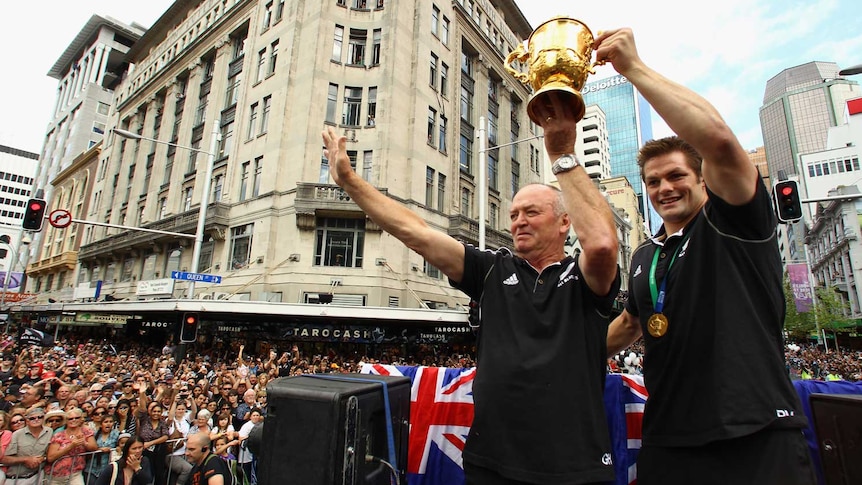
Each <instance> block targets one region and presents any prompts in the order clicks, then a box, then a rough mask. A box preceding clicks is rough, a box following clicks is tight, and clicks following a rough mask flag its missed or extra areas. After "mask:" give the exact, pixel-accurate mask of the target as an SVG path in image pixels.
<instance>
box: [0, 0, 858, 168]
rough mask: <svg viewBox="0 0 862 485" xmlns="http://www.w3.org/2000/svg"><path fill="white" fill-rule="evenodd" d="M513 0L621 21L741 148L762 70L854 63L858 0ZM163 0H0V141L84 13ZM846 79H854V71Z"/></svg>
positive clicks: (29, 118) (752, 138)
mask: <svg viewBox="0 0 862 485" xmlns="http://www.w3.org/2000/svg"><path fill="white" fill-rule="evenodd" d="M321 1H325V0H321ZM389 1H398V0H389ZM400 1H407V0H400ZM440 1H441V3H443V0H440ZM446 1H448V0H446ZM516 2H517V3H518V5H519V7H520V8H521V11H522V12H523V13H524V15H525V16H526V17H527V20H528V21H529V22H530V24H531V25H532V26H533V27H534V28H535V27H536V26H538V25H539V24H541V23H542V22H544V21H545V20H548V19H550V18H551V17H553V16H556V15H568V16H570V17H574V18H576V19H578V20H581V21H582V22H584V23H585V24H586V25H587V26H589V27H590V29H591V30H592V31H593V32H594V33H595V32H597V31H599V30H609V29H613V28H617V27H631V28H632V30H633V31H634V35H635V41H636V43H637V47H638V52H639V54H640V56H641V58H642V59H643V60H644V62H646V63H647V64H648V65H650V66H651V67H652V68H654V69H656V70H657V71H659V72H660V73H662V74H664V75H665V76H667V77H668V78H670V79H672V80H674V81H676V82H678V83H680V84H683V85H685V86H688V87H689V88H691V89H692V90H694V91H695V92H697V93H698V94H700V95H702V96H703V97H705V98H706V99H708V100H709V101H710V102H711V103H712V104H714V105H715V106H716V107H717V108H718V110H719V112H720V113H721V114H722V116H723V117H724V119H725V120H726V121H727V122H728V124H729V125H730V127H731V128H732V129H733V130H734V132H735V133H736V135H737V137H738V138H739V139H740V141H741V142H742V145H743V147H745V148H746V149H754V148H757V147H759V146H761V145H762V144H763V142H762V136H761V132H760V120H759V117H758V110H759V108H760V106H761V104H762V102H763V92H764V89H765V87H766V81H768V80H769V79H770V78H772V77H773V76H775V75H777V74H779V73H780V72H781V71H782V70H784V69H787V68H790V67H794V66H798V65H800V64H805V63H807V62H811V61H826V62H835V63H837V64H838V65H839V66H840V67H849V66H855V65H858V64H862V29H860V28H859V24H860V19H862V2H859V1H858V0H819V1H816V2H810V1H797V0H721V1H717V2H711V3H707V2H692V1H691V0H654V1H652V2H644V1H642V0H617V1H615V2H612V3H605V2H602V1H588V2H574V1H571V0H569V1H565V2H564V1H560V0H516ZM172 3H173V0H147V1H146V2H133V1H129V0H70V1H65V2H61V1H56V0H54V1H50V2H12V3H8V2H7V4H6V5H4V6H3V8H2V11H3V13H4V17H5V18H7V19H17V20H16V21H12V22H7V24H6V25H5V26H4V28H3V29H0V45H3V46H5V47H4V49H5V52H4V56H3V57H4V60H5V62H4V65H5V66H6V67H5V69H4V71H5V73H6V74H5V75H3V76H0V109H2V111H0V145H6V146H10V147H13V148H18V149H21V150H26V151H30V152H34V153H39V152H40V151H41V148H42V141H43V137H44V135H45V130H46V127H47V126H48V122H49V121H50V116H51V110H52V109H53V106H54V100H55V94H56V89H57V80H55V79H52V78H49V77H48V76H47V72H48V70H50V69H51V67H52V66H53V65H54V63H55V62H56V60H57V59H58V58H59V57H60V55H61V54H62V53H63V51H64V49H65V48H66V47H67V46H68V45H69V43H70V42H71V41H72V40H73V39H74V38H75V35H77V34H78V32H79V31H80V30H81V28H82V27H83V26H84V24H85V23H86V22H87V20H88V19H89V18H90V16H91V15H93V14H98V15H103V16H110V17H113V18H115V19H117V20H119V21H121V22H124V23H127V24H130V23H132V22H137V23H139V24H141V25H143V26H147V27H148V26H150V25H152V23H153V22H154V21H155V20H157V19H158V18H159V16H160V15H161V14H162V13H164V11H165V10H166V9H167V8H168V7H169V6H170V5H171V4H172ZM45 9H49V10H50V14H48V15H46V11H45ZM615 74H616V73H615V71H614V70H613V68H612V67H610V66H604V67H600V68H598V69H597V72H596V74H595V75H594V76H591V77H590V79H589V80H588V82H592V81H595V80H599V79H603V78H607V77H611V76H613V75H615ZM852 79H854V80H856V81H859V82H862V75H858V76H855V77H853V78H852ZM653 131H654V133H653V134H654V136H656V137H660V136H665V135H668V134H670V131H669V130H668V128H667V126H666V125H664V123H662V121H661V120H660V119H659V118H658V117H657V116H655V115H654V116H653Z"/></svg>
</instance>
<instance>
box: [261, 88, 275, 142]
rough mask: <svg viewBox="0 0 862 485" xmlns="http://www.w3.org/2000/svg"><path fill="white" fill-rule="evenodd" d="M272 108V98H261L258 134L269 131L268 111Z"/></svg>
mask: <svg viewBox="0 0 862 485" xmlns="http://www.w3.org/2000/svg"><path fill="white" fill-rule="evenodd" d="M271 107H272V96H266V97H264V98H263V113H262V114H261V116H260V134H261V135H262V134H264V133H266V130H267V129H269V110H270V108H271Z"/></svg>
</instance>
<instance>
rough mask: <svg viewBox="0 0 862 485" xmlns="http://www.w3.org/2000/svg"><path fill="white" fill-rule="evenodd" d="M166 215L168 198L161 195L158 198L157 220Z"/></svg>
mask: <svg viewBox="0 0 862 485" xmlns="http://www.w3.org/2000/svg"><path fill="white" fill-rule="evenodd" d="M167 215H168V198H167V197H162V198H161V199H159V220H162V219H164V218H165V216H167Z"/></svg>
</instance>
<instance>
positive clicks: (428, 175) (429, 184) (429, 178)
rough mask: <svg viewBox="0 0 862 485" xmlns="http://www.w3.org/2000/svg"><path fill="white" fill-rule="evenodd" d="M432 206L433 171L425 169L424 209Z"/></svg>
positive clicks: (428, 168)
mask: <svg viewBox="0 0 862 485" xmlns="http://www.w3.org/2000/svg"><path fill="white" fill-rule="evenodd" d="M433 205H434V169H433V168H431V167H425V207H428V208H429V209H430V208H431V207H433Z"/></svg>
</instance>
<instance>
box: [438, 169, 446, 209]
mask: <svg viewBox="0 0 862 485" xmlns="http://www.w3.org/2000/svg"><path fill="white" fill-rule="evenodd" d="M445 201H446V176H445V175H443V174H442V173H438V174H437V210H438V211H440V212H443V202H445Z"/></svg>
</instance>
